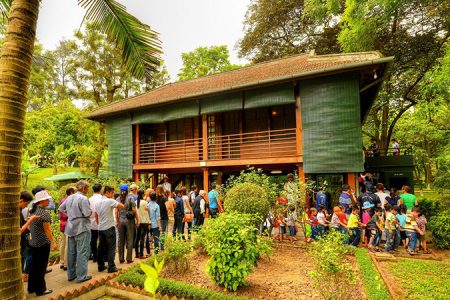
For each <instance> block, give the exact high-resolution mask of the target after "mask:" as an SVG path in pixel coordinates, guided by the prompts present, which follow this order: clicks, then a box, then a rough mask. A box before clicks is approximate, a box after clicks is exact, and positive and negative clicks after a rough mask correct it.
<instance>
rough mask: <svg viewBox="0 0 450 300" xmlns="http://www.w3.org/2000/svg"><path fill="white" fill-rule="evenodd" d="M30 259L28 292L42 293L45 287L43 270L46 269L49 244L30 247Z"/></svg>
mask: <svg viewBox="0 0 450 300" xmlns="http://www.w3.org/2000/svg"><path fill="white" fill-rule="evenodd" d="M30 252H31V257H32V258H31V259H32V261H33V263H32V264H31V266H30V274H29V277H28V293H36V294H42V293H43V292H45V290H46V289H47V286H46V284H45V271H46V270H47V265H48V257H49V255H50V244H45V245H44V246H41V247H30Z"/></svg>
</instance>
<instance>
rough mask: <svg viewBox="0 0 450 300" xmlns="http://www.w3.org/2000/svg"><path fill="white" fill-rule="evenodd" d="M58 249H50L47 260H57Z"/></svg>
mask: <svg viewBox="0 0 450 300" xmlns="http://www.w3.org/2000/svg"><path fill="white" fill-rule="evenodd" d="M59 259H60V258H59V251H50V255H49V256H48V261H49V262H56V261H57V260H59Z"/></svg>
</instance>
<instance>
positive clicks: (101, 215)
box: [95, 186, 124, 273]
mask: <svg viewBox="0 0 450 300" xmlns="http://www.w3.org/2000/svg"><path fill="white" fill-rule="evenodd" d="M113 198H114V188H113V187H111V186H105V188H104V191H103V197H102V198H100V199H98V200H96V201H95V221H96V223H97V225H98V226H97V228H98V236H99V240H100V242H99V245H98V260H97V268H98V271H99V272H102V271H103V270H105V269H106V267H105V256H106V258H107V259H106V260H107V261H108V273H114V272H118V271H120V268H117V267H116V264H115V262H114V258H115V256H116V227H118V224H117V223H116V222H115V221H114V209H116V208H117V209H123V208H124V205H123V204H122V203H119V202H117V201H116V200H114V199H113Z"/></svg>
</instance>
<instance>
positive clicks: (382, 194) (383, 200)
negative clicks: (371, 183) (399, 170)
mask: <svg viewBox="0 0 450 300" xmlns="http://www.w3.org/2000/svg"><path fill="white" fill-rule="evenodd" d="M375 195H377V196H378V198H380V201H381V208H382V209H384V205H385V204H386V197H389V195H388V194H386V193H385V192H384V185H383V184H382V183H378V184H377V191H376V192H375Z"/></svg>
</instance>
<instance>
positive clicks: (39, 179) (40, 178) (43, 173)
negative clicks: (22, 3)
mask: <svg viewBox="0 0 450 300" xmlns="http://www.w3.org/2000/svg"><path fill="white" fill-rule="evenodd" d="M78 170H79V168H62V169H58V174H63V173H67V172H74V171H78ZM52 176H53V168H40V169H37V170H36V173H35V174H30V175H29V176H28V183H27V187H26V190H27V191H30V192H31V189H33V188H34V187H35V186H37V185H43V186H45V187H46V188H47V189H49V190H53V189H54V188H55V185H54V184H53V182H52V181H48V180H44V178H47V177H52Z"/></svg>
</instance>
